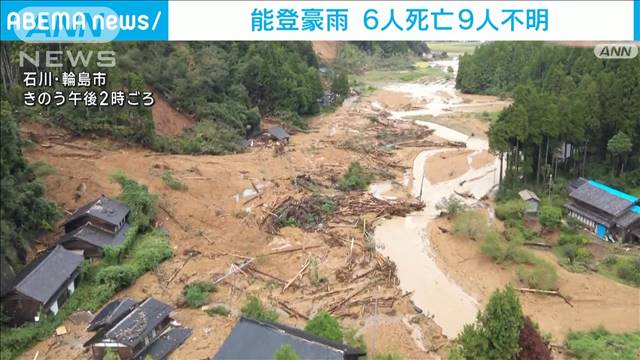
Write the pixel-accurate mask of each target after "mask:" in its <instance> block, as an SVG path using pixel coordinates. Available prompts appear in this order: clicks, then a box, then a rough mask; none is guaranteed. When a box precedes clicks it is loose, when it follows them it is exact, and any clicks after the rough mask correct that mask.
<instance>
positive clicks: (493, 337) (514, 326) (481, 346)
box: [457, 288, 523, 360]
mask: <svg viewBox="0 0 640 360" xmlns="http://www.w3.org/2000/svg"><path fill="white" fill-rule="evenodd" d="M522 326H523V318H522V308H521V307H520V302H519V301H518V297H517V296H516V294H515V291H514V290H513V289H512V288H506V289H504V290H497V291H496V292H494V293H493V294H492V295H491V297H490V298H489V303H488V304H487V306H486V308H485V310H484V311H483V312H481V313H479V314H478V319H477V321H476V323H474V324H470V325H466V326H465V327H464V330H463V331H462V333H461V334H460V335H459V336H458V339H457V341H458V343H459V344H460V348H459V350H460V355H461V357H462V358H464V359H505V360H508V359H515V357H516V355H517V354H518V353H519V352H520V345H519V341H520V340H519V339H520V330H521V329H522Z"/></svg>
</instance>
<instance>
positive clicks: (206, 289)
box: [182, 281, 216, 308]
mask: <svg viewBox="0 0 640 360" xmlns="http://www.w3.org/2000/svg"><path fill="white" fill-rule="evenodd" d="M214 291H216V286H215V285H214V284H213V283H211V282H209V281H194V282H190V283H188V284H187V285H186V286H185V287H184V288H183V289H182V296H184V302H185V303H186V304H187V305H188V306H189V307H192V308H199V307H200V306H203V305H206V304H207V303H208V302H209V293H211V292H214Z"/></svg>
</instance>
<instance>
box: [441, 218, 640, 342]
mask: <svg viewBox="0 0 640 360" xmlns="http://www.w3.org/2000/svg"><path fill="white" fill-rule="evenodd" d="M442 229H446V230H451V224H450V222H449V221H448V220H447V219H445V218H441V219H438V220H436V221H434V222H432V223H431V224H430V226H429V234H430V239H431V245H432V248H433V250H434V252H435V253H436V255H437V256H436V259H437V261H438V264H439V265H440V266H441V267H442V268H443V269H445V271H446V272H447V273H448V274H449V275H450V276H451V277H452V278H453V279H454V280H455V281H456V282H457V283H458V284H460V285H461V286H462V287H463V288H464V289H465V291H467V292H468V293H470V294H472V295H473V296H474V297H475V298H476V299H479V300H480V302H481V303H482V304H485V303H486V301H487V300H488V299H489V296H490V295H491V293H492V292H493V291H494V290H496V289H499V288H502V287H504V286H506V285H507V284H512V285H514V286H516V287H517V286H521V285H520V284H518V281H517V279H516V276H515V266H513V265H498V264H496V263H494V262H493V261H491V259H489V258H487V257H486V256H483V255H482V254H481V253H480V248H479V246H478V243H477V242H474V241H471V240H468V239H463V238H461V237H458V236H455V235H452V234H451V232H450V231H449V232H446V233H445V232H443V231H442ZM532 251H534V252H535V254H536V256H538V257H540V258H543V259H545V260H546V261H548V262H549V263H551V264H553V265H554V266H555V267H556V270H557V272H558V289H559V291H560V292H561V293H563V294H564V295H566V296H567V297H568V298H570V302H571V304H572V305H573V306H570V305H569V304H567V303H566V302H565V301H564V300H562V299H561V298H559V297H556V296H545V295H536V294H519V297H520V302H521V303H522V306H523V310H524V312H525V314H527V315H529V316H530V317H531V318H532V319H533V320H534V321H536V322H537V323H538V324H539V325H540V328H541V329H542V331H543V332H544V333H549V334H551V335H552V336H553V342H554V343H556V344H561V343H562V341H563V340H564V339H565V337H566V335H567V334H568V332H569V331H570V330H591V329H594V328H596V327H598V326H604V327H606V328H607V329H608V330H610V331H613V332H622V331H634V330H638V329H640V289H638V288H634V287H631V286H627V285H624V284H621V283H618V282H615V281H613V280H611V279H609V278H606V277H603V276H601V275H599V274H595V273H572V272H569V271H567V270H566V269H565V268H563V267H561V266H560V265H559V264H558V262H557V259H556V257H555V255H554V254H553V253H551V252H549V251H542V250H536V249H533V250H532Z"/></svg>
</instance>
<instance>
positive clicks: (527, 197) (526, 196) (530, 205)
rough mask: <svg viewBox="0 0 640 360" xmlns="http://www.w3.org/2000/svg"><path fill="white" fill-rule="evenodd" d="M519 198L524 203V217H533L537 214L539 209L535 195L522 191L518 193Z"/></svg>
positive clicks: (529, 191) (538, 202) (538, 201)
mask: <svg viewBox="0 0 640 360" xmlns="http://www.w3.org/2000/svg"><path fill="white" fill-rule="evenodd" d="M518 195H520V198H521V199H522V200H523V201H524V202H525V203H526V206H525V209H524V213H525V215H535V214H537V213H538V208H539V207H540V198H539V197H538V195H536V193H534V192H533V191H531V190H527V189H525V190H522V191H520V192H519V193H518Z"/></svg>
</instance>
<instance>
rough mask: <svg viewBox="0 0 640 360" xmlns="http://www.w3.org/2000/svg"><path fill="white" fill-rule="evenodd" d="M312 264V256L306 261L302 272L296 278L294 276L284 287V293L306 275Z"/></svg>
mask: <svg viewBox="0 0 640 360" xmlns="http://www.w3.org/2000/svg"><path fill="white" fill-rule="evenodd" d="M310 264H311V256H308V257H307V260H305V262H304V264H303V265H302V268H300V271H298V273H297V274H296V276H294V277H293V278H292V279H291V280H289V282H287V283H286V284H285V285H284V287H283V288H282V291H283V292H284V291H285V290H287V288H288V287H289V286H290V285H291V284H292V283H293V282H294V281H296V280H297V279H298V278H299V277H300V278H301V277H302V276H303V275H304V273H305V272H306V271H307V269H308V268H309V265H310Z"/></svg>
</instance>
